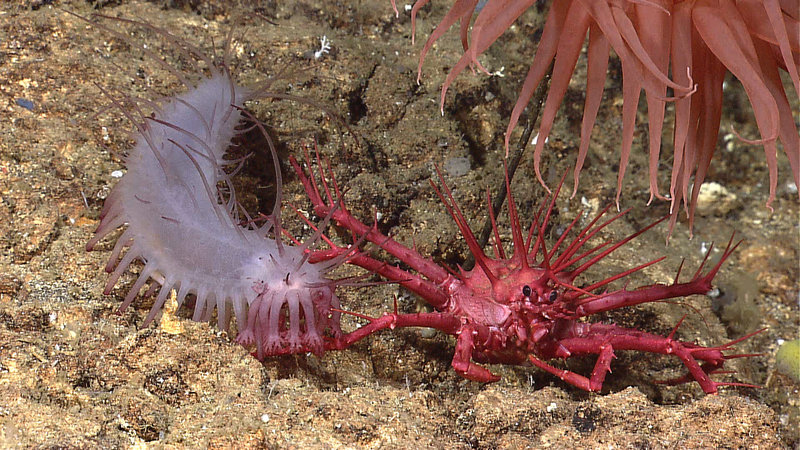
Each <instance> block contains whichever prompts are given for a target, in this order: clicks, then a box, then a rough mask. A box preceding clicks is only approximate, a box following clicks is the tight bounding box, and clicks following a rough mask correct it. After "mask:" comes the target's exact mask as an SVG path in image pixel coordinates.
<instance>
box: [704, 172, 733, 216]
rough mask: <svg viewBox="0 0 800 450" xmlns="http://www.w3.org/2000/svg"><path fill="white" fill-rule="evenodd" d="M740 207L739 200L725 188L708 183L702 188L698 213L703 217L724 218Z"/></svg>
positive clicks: (711, 182) (717, 184)
mask: <svg viewBox="0 0 800 450" xmlns="http://www.w3.org/2000/svg"><path fill="white" fill-rule="evenodd" d="M738 206H739V198H738V197H737V196H736V194H734V193H733V192H731V191H729V190H728V189H727V188H726V187H725V186H723V185H721V184H719V183H715V182H713V181H707V182H705V183H703V185H702V186H700V194H699V195H698V196H697V213H698V214H700V215H701V216H708V215H713V216H717V217H723V216H725V215H726V214H728V213H729V212H730V211H731V210H733V209H734V208H736V207H738Z"/></svg>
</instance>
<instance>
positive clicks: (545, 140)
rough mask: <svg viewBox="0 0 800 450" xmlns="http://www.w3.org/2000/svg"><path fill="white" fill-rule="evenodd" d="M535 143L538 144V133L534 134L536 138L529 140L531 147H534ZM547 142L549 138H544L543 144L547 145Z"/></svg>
mask: <svg viewBox="0 0 800 450" xmlns="http://www.w3.org/2000/svg"><path fill="white" fill-rule="evenodd" d="M537 142H539V133H536V136H534V137H533V139H531V145H536V143H537ZM548 142H550V137H546V138H544V143H545V144H547V143H548Z"/></svg>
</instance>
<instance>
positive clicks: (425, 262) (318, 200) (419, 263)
mask: <svg viewBox="0 0 800 450" xmlns="http://www.w3.org/2000/svg"><path fill="white" fill-rule="evenodd" d="M317 159H318V161H317V162H318V164H317V165H318V166H319V168H320V175H321V176H322V175H324V174H323V173H322V172H323V169H322V164H321V163H320V161H319V157H317ZM289 161H290V162H291V164H292V167H294V171H295V173H296V174H297V176H298V178H299V179H300V182H301V183H302V184H303V187H304V188H305V191H306V194H307V195H308V197H309V199H311V203H312V204H313V205H314V212H315V213H316V214H317V215H320V216H323V217H324V216H327V215H329V214H332V216H333V219H334V220H335V221H336V222H337V223H338V224H339V225H340V226H342V227H344V228H347V229H348V230H350V231H352V232H353V233H355V234H358V235H366V237H367V240H368V241H370V242H372V243H373V244H376V245H378V246H379V247H381V248H382V249H384V250H386V251H387V252H388V253H389V254H391V255H392V256H394V257H396V258H398V259H400V260H401V261H403V262H404V263H406V264H408V265H409V266H410V267H411V268H413V269H414V270H416V271H417V272H419V273H421V274H423V275H425V277H427V278H428V279H430V280H431V281H432V282H433V283H436V284H441V283H444V282H445V281H446V280H447V279H448V278H449V277H450V274H449V273H448V272H447V270H445V269H444V268H442V267H441V266H439V265H437V264H436V263H434V262H433V261H431V260H429V259H426V258H424V257H423V256H422V255H420V254H419V253H417V252H416V251H414V250H412V249H410V248H408V247H405V246H404V245H402V244H400V243H398V242H397V241H395V240H394V239H392V238H390V237H389V236H386V235H384V234H382V233H380V232H378V230H377V229H375V228H374V227H369V226H367V225H365V224H364V223H363V222H361V221H359V220H358V219H356V218H355V217H353V215H352V214H350V212H349V211H347V208H346V207H345V205H344V200H343V199H342V193H341V192H340V191H339V188H338V186H337V185H336V180H335V179H334V178H333V173H332V172H331V173H330V177H331V183H332V184H333V185H334V191H335V194H336V196H337V197H338V201H339V205H340V206H339V208H338V209H336V210H334V207H333V205H334V198H333V194H332V193H331V190H330V187H329V185H328V183H326V182H325V179H324V178H322V180H321V184H322V191H321V190H320V187H319V185H318V184H317V182H316V181H315V179H314V177H313V172H312V174H311V176H306V174H305V172H304V171H303V169H302V168H301V167H300V164H299V163H298V162H297V160H296V159H295V158H294V157H290V158H289ZM306 164H307V165H308V167H309V171H310V170H311V167H312V165H311V160H310V157H309V156H308V153H307V152H306ZM329 172H330V171H329ZM323 195H324V196H325V197H326V198H327V200H328V202H327V203H326V202H325V200H324V199H323ZM434 306H436V305H434Z"/></svg>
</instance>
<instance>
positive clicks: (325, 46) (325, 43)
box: [314, 35, 331, 59]
mask: <svg viewBox="0 0 800 450" xmlns="http://www.w3.org/2000/svg"><path fill="white" fill-rule="evenodd" d="M330 49H331V41H329V40H328V36H325V35H323V36H322V37H321V38H320V39H319V50H317V51H315V52H314V59H320V58H321V57H322V55H324V54H326V53H328V51H330Z"/></svg>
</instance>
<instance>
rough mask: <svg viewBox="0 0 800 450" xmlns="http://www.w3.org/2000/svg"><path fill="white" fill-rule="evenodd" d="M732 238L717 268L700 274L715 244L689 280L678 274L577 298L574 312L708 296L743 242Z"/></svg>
mask: <svg viewBox="0 0 800 450" xmlns="http://www.w3.org/2000/svg"><path fill="white" fill-rule="evenodd" d="M733 238H734V236H731V239H730V241H728V246H727V247H725V251H724V252H723V253H722V256H721V257H720V259H719V262H718V263H717V264H715V265H714V267H712V268H711V270H709V271H708V273H707V274H705V275H702V276H701V273H702V271H703V266H704V265H705V263H706V261H707V260H708V257H709V255H710V254H711V250H712V248H713V244H712V248H709V249H708V252H706V256H705V258H704V259H703V262H702V264H700V267H699V268H698V269H697V272H696V273H695V275H694V277H692V280H691V281H689V282H687V283H678V277H677V276H676V277H675V282H673V283H672V284H670V285H655V286H650V287H645V288H641V289H637V290H635V291H628V290H625V289H621V290H618V291H613V292H607V293H604V294H600V295H598V296H596V297H589V298H584V299H582V300H578V301H577V302H576V303H577V307H576V308H575V312H576V313H577V315H578V317H584V316H589V315H592V314H597V313H599V312H604V311H611V310H614V309H618V308H623V307H626V306H634V305H638V304H641V303H649V302H653V301H657V300H665V299H668V298H677V297H687V296H689V295H705V294H707V293H708V292H709V291H710V290H711V287H712V286H711V282H712V281H713V280H714V277H715V276H716V275H717V272H718V271H719V269H720V267H722V264H723V263H724V262H725V260H726V259H728V257H729V256H731V254H732V253H733V252H734V250H736V247H738V246H739V244H741V241H739V242H738V243H736V244H735V245H734V244H733ZM679 274H680V272H679ZM587 290H591V286H590V287H589V288H587Z"/></svg>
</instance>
